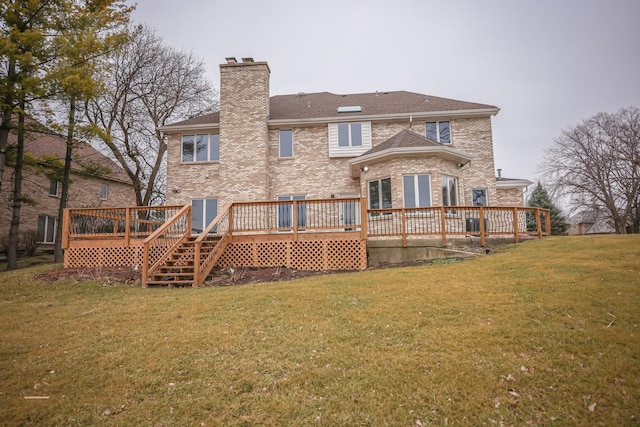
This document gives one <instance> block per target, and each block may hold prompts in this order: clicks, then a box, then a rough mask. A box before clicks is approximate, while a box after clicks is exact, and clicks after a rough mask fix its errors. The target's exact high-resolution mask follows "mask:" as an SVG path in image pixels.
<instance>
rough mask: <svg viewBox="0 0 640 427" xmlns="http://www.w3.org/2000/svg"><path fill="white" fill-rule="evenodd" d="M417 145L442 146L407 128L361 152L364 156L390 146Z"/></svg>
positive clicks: (410, 146) (412, 146) (409, 146)
mask: <svg viewBox="0 0 640 427" xmlns="http://www.w3.org/2000/svg"><path fill="white" fill-rule="evenodd" d="M418 147H442V144H439V143H437V142H435V141H432V140H430V139H429V138H427V137H424V136H422V135H420V134H417V133H415V132H412V131H410V130H408V129H405V130H402V131H400V132H399V133H397V134H395V135H394V136H392V137H391V138H389V139H387V140H386V141H384V142H383V143H382V144H378V145H376V146H375V147H373V148H372V149H371V150H369V151H367V152H366V153H364V154H362V155H363V156H366V155H368V154H373V153H378V152H380V151H384V150H388V149H390V148H418Z"/></svg>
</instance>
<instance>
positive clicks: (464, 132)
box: [167, 118, 522, 207]
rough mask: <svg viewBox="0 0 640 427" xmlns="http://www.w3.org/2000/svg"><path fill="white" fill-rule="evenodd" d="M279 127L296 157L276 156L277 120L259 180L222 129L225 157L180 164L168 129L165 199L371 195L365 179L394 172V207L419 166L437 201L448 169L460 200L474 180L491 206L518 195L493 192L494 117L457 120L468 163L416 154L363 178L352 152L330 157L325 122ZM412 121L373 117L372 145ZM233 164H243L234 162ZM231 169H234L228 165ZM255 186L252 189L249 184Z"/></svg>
mask: <svg viewBox="0 0 640 427" xmlns="http://www.w3.org/2000/svg"><path fill="white" fill-rule="evenodd" d="M265 122H266V121H265ZM281 128H282V129H293V157H292V158H280V157H279V130H280V128H271V129H269V130H268V134H267V135H268V146H267V159H268V162H267V163H268V169H267V170H266V171H264V174H265V175H261V174H258V175H257V177H256V181H257V182H249V181H248V180H247V179H241V177H242V173H241V170H242V163H243V162H247V161H249V160H246V157H242V156H243V155H244V156H246V153H244V152H239V151H238V150H233V149H231V148H229V147H228V145H229V143H228V141H227V140H225V139H223V137H222V136H221V138H220V159H221V161H220V164H218V162H208V163H189V164H181V162H180V142H181V135H179V134H178V135H171V136H170V137H169V148H168V155H167V158H168V160H167V164H168V167H167V182H168V186H167V204H186V203H189V200H190V199H191V198H218V199H219V200H218V202H219V206H222V205H223V204H224V203H227V202H229V201H241V200H274V199H275V198H276V197H277V196H283V195H304V196H306V197H307V198H328V197H331V195H336V196H337V195H338V194H343V195H344V194H349V195H358V194H360V195H362V196H366V195H367V191H366V188H367V187H366V183H367V181H368V180H373V179H378V178H384V177H386V176H391V175H392V174H393V176H392V186H393V193H394V194H393V205H394V206H396V207H397V206H402V205H403V204H404V202H403V200H402V178H401V176H402V174H417V173H428V174H430V175H431V185H432V203H433V204H434V206H437V205H439V204H440V198H441V197H440V196H441V195H440V176H441V175H442V174H443V173H444V174H447V175H450V176H455V177H458V178H459V200H460V203H461V204H465V205H471V203H472V200H471V190H472V189H474V188H486V189H487V193H488V198H489V204H490V206H500V205H502V206H505V205H509V206H511V205H512V204H511V203H514V201H513V200H514V199H513V198H504V197H503V196H500V197H498V194H497V192H496V187H495V178H494V173H493V169H494V160H493V146H492V141H491V119H490V118H474V119H454V120H452V135H453V137H452V139H453V143H452V144H451V147H452V148H454V149H457V150H460V151H465V152H467V153H471V154H474V155H475V156H476V159H474V160H472V161H471V163H470V164H469V165H468V166H466V167H464V168H463V169H459V168H457V166H456V165H455V163H456V162H453V161H451V160H446V159H442V158H440V157H433V156H432V157H420V158H414V159H410V158H406V157H405V158H401V159H395V160H393V161H391V162H389V161H387V162H384V163H380V164H372V165H370V166H369V168H370V170H369V172H367V173H366V174H362V176H361V178H360V180H359V179H357V178H352V177H351V173H350V168H349V164H348V161H349V160H350V159H349V158H329V148H328V127H327V125H325V124H323V125H315V126H304V127H302V126H301V127H286V126H284V127H281ZM408 128H409V122H408V120H407V121H404V122H393V123H376V122H374V123H373V124H372V138H373V145H374V146H376V145H378V144H380V143H382V142H384V141H385V140H387V139H388V138H390V137H392V136H393V135H395V134H397V133H398V132H400V131H401V130H403V129H408ZM412 130H413V131H414V132H416V133H419V134H421V135H423V134H424V132H425V124H424V121H421V122H416V121H414V123H413V124H412ZM209 131H216V129H215V128H211V129H210V130H209ZM202 132H208V131H204V130H203V131H202ZM241 133H242V132H241ZM222 135H224V132H222ZM254 154H255V153H254ZM229 158H231V160H229ZM253 162H254V163H256V164H258V165H260V164H262V159H259V158H256V159H255V160H254V161H253ZM238 163H240V164H238ZM224 165H226V167H228V168H230V171H236V173H233V174H231V176H230V177H229V178H227V179H224V175H225V174H224V173H222V171H224ZM233 165H237V166H238V167H237V168H233V167H232V166H233ZM256 169H258V168H256ZM227 176H229V174H228V173H227ZM262 183H266V184H267V188H266V192H265V193H262V188H261V184H262ZM256 187H257V188H256ZM174 188H179V189H180V193H174V192H173V191H172V190H173V189H174ZM252 188H253V189H254V190H253V192H251V191H250V190H251V189H252ZM225 190H226V191H225ZM241 190H243V191H241ZM261 194H264V197H262V198H260V195H261ZM240 196H242V197H244V198H241V197H240ZM516 200H519V201H518V202H517V203H516V205H517V206H521V205H522V200H521V198H520V199H516Z"/></svg>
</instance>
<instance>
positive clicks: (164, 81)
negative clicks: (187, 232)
mask: <svg viewBox="0 0 640 427" xmlns="http://www.w3.org/2000/svg"><path fill="white" fill-rule="evenodd" d="M104 72H105V79H104V80H105V81H106V82H107V90H106V91H105V92H104V94H103V95H101V96H99V97H98V98H97V99H95V100H91V101H90V102H89V103H88V104H87V108H86V111H87V118H88V119H89V121H90V122H91V123H93V125H94V126H95V127H96V130H97V132H98V135H100V139H101V140H102V142H103V143H104V144H105V145H106V146H107V147H108V148H109V150H110V151H111V153H112V154H113V156H114V157H115V159H116V160H117V162H118V163H119V164H120V165H121V166H122V167H123V168H124V169H125V171H126V172H127V174H128V175H129V178H130V179H131V181H132V182H133V185H134V188H135V193H136V204H137V205H138V206H145V205H150V204H157V203H161V202H163V201H164V195H165V186H164V184H165V183H164V179H163V178H164V159H165V154H166V150H167V141H166V137H165V136H164V135H163V134H162V132H160V131H159V130H158V127H160V126H164V125H165V124H168V123H170V122H176V121H180V120H183V119H187V118H191V117H194V116H197V115H200V114H202V113H204V112H209V111H213V110H214V109H215V108H216V106H217V104H216V99H217V98H216V96H215V92H214V90H213V89H212V86H211V84H210V82H209V81H208V80H207V79H206V77H205V68H204V64H203V62H202V61H201V60H198V59H197V58H196V57H194V55H193V54H191V53H185V52H182V51H177V50H175V49H172V48H169V47H167V46H165V45H163V42H162V39H161V38H160V37H159V36H157V35H156V34H155V32H154V31H153V30H151V29H149V28H147V27H144V26H138V27H135V28H133V29H132V30H131V34H130V38H129V42H128V43H127V44H126V45H125V46H124V47H123V48H122V49H120V50H118V51H117V53H116V54H115V55H114V56H113V57H112V59H111V61H110V62H109V64H108V66H107V68H106V69H105V70H104Z"/></svg>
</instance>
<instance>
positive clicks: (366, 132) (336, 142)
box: [329, 122, 372, 157]
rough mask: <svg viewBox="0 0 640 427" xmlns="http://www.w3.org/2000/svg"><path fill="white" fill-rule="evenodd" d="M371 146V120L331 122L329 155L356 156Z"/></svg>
mask: <svg viewBox="0 0 640 427" xmlns="http://www.w3.org/2000/svg"><path fill="white" fill-rule="evenodd" d="M371 146H372V144H371V122H353V123H329V157H356V156H359V155H361V154H363V153H365V152H367V151H368V150H370V149H371Z"/></svg>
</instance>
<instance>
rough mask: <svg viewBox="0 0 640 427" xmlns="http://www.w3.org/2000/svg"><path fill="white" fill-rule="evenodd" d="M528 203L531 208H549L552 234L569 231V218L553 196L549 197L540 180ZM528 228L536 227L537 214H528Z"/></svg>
mask: <svg viewBox="0 0 640 427" xmlns="http://www.w3.org/2000/svg"><path fill="white" fill-rule="evenodd" d="M527 204H528V206H529V207H531V208H543V209H549V216H550V217H551V234H554V235H562V234H566V233H567V229H568V228H569V224H568V223H567V220H566V219H565V217H564V215H563V214H562V212H561V211H560V209H558V207H557V206H556V205H555V203H553V201H552V200H551V197H549V193H547V190H545V189H544V187H543V186H542V184H540V181H538V184H537V185H536V188H534V189H533V192H532V193H531V197H529V201H528V203H527ZM543 224H544V222H543ZM527 228H529V229H534V230H535V229H536V218H535V215H529V216H527Z"/></svg>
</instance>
